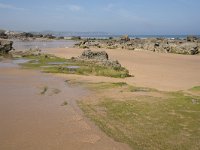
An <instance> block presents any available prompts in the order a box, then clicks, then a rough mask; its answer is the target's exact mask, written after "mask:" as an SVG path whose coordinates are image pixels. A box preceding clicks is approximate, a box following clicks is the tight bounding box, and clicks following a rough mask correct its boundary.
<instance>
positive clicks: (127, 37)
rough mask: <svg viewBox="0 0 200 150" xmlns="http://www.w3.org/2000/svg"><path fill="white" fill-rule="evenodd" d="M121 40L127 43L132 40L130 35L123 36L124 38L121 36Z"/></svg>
mask: <svg viewBox="0 0 200 150" xmlns="http://www.w3.org/2000/svg"><path fill="white" fill-rule="evenodd" d="M120 40H121V41H125V42H127V41H130V38H129V36H128V35H123V36H121V38H120Z"/></svg>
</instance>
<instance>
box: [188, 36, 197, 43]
mask: <svg viewBox="0 0 200 150" xmlns="http://www.w3.org/2000/svg"><path fill="white" fill-rule="evenodd" d="M196 40H198V37H196V36H187V41H188V42H195V41H196Z"/></svg>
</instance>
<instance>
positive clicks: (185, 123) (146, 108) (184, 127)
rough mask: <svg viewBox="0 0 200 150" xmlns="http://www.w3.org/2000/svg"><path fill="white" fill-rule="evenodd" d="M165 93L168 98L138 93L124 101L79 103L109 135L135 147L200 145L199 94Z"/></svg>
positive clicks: (178, 149)
mask: <svg viewBox="0 0 200 150" xmlns="http://www.w3.org/2000/svg"><path fill="white" fill-rule="evenodd" d="M166 94H167V97H165V98H160V97H153V96H137V97H132V98H130V99H126V100H123V101H122V100H116V99H111V98H103V99H101V100H99V101H97V102H96V103H90V102H87V101H81V102H79V105H80V107H81V108H82V110H83V111H84V112H85V114H86V115H87V116H88V117H89V118H91V120H93V121H94V122H95V123H96V124H97V125H98V126H99V127H100V128H101V129H102V130H103V131H104V132H105V133H107V135H109V136H111V137H113V138H114V139H115V140H116V141H120V142H124V143H127V144H129V145H130V146H131V147H132V148H133V149H136V150H137V149H138V150H140V149H142V150H155V149H160V150H188V149H192V150H197V149H199V147H200V97H197V96H192V95H191V96H185V94H184V93H182V92H169V93H166ZM138 100H140V101H138Z"/></svg>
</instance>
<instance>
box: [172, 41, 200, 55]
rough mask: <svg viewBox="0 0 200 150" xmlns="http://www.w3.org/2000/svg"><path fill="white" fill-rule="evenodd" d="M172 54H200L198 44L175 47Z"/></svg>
mask: <svg viewBox="0 0 200 150" xmlns="http://www.w3.org/2000/svg"><path fill="white" fill-rule="evenodd" d="M171 52H173V53H177V54H188V55H195V54H198V53H199V50H198V45H197V44H196V43H189V42H187V43H183V44H181V45H178V46H173V47H172V48H171Z"/></svg>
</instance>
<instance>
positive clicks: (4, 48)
mask: <svg viewBox="0 0 200 150" xmlns="http://www.w3.org/2000/svg"><path fill="white" fill-rule="evenodd" d="M12 45H13V42H12V41H8V40H5V39H0V55H4V54H8V52H9V51H11V50H12V49H13V47H12Z"/></svg>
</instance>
